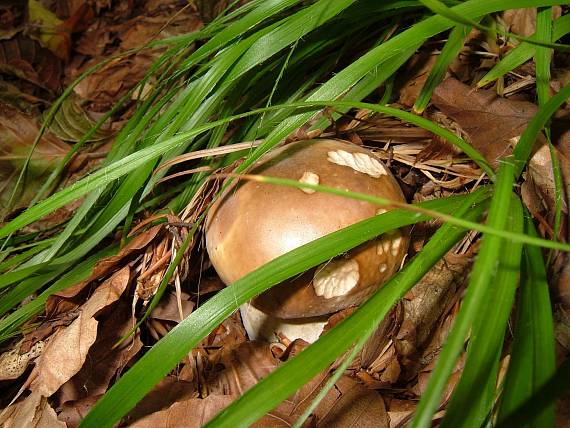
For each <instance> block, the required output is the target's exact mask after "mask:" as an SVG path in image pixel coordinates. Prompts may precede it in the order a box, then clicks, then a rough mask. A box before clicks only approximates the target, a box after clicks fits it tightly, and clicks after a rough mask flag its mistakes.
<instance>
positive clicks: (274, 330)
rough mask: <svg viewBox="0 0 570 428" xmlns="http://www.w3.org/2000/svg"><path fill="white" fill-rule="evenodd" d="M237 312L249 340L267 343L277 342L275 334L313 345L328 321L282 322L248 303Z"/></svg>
mask: <svg viewBox="0 0 570 428" xmlns="http://www.w3.org/2000/svg"><path fill="white" fill-rule="evenodd" d="M239 310H240V313H241V318H242V321H243V325H244V327H245V331H247V335H248V336H249V339H250V340H265V341H267V342H278V341H279V338H278V336H277V334H281V335H283V336H285V337H287V339H289V340H291V341H293V340H295V339H303V340H305V341H307V342H309V343H313V342H315V341H316V340H317V339H318V338H319V336H320V335H321V333H322V332H323V328H324V326H325V324H326V323H327V320H328V317H327V316H321V317H309V318H297V319H287V320H284V319H281V318H276V317H273V316H271V315H267V314H266V313H264V312H261V311H260V310H259V309H257V308H256V307H255V306H253V305H252V304H251V303H249V302H248V303H245V304H243V305H241V306H240V308H239Z"/></svg>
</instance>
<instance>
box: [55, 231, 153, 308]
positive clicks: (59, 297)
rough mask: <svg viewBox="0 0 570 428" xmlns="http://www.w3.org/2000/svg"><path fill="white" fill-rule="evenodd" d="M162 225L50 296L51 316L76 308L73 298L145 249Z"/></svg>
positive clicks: (146, 232)
mask: <svg viewBox="0 0 570 428" xmlns="http://www.w3.org/2000/svg"><path fill="white" fill-rule="evenodd" d="M161 229H162V227H161V226H154V227H152V228H150V229H148V230H146V231H144V232H142V233H140V234H139V235H137V236H136V237H135V238H133V239H132V240H131V241H129V243H127V245H125V246H124V247H123V248H122V249H121V250H120V251H119V252H118V253H117V254H116V255H114V256H110V257H107V258H105V259H103V260H101V261H99V262H98V263H97V264H96V265H95V267H94V268H93V271H92V273H91V275H89V278H87V279H85V280H84V281H81V282H80V283H78V284H76V285H74V286H73V287H70V288H66V289H65V290H62V291H59V292H57V293H55V294H53V295H52V296H50V297H49V298H48V301H47V303H46V313H47V314H48V316H50V317H54V316H55V315H58V314H61V313H64V312H67V311H68V310H70V309H73V308H75V307H76V306H77V305H76V304H75V303H74V302H73V298H74V297H76V296H77V295H79V294H80V293H81V292H82V291H83V290H84V289H85V288H86V287H87V286H88V285H89V284H90V283H91V282H93V281H95V280H97V279H102V278H103V277H105V276H106V275H108V274H109V273H110V272H112V271H113V270H114V269H117V268H118V267H119V266H120V262H121V261H122V260H124V259H125V258H126V257H128V256H130V255H132V254H133V253H136V252H137V251H140V250H143V249H145V248H146V246H147V245H149V244H150V242H151V241H152V240H153V239H154V238H155V237H156V236H157V235H158V233H159V232H160V231H161Z"/></svg>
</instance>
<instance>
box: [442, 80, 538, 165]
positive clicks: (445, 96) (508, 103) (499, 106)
mask: <svg viewBox="0 0 570 428" xmlns="http://www.w3.org/2000/svg"><path fill="white" fill-rule="evenodd" d="M432 102H433V104H434V105H435V106H436V107H437V108H438V109H439V110H441V111H442V112H443V113H444V114H445V115H447V116H449V117H451V118H452V119H453V120H454V121H455V122H457V123H458V124H459V126H460V127H461V129H462V130H463V131H464V133H465V134H466V135H467V136H468V139H469V142H470V143H471V145H472V146H473V147H475V149H477V150H478V151H479V152H481V154H482V155H483V156H485V158H486V159H487V160H488V161H489V162H490V163H491V164H492V165H495V166H496V165H498V163H497V161H498V159H499V158H501V157H503V156H506V155H508V154H510V153H511V150H512V143H513V142H512V141H511V139H512V138H516V137H519V136H520V135H521V134H522V132H523V131H524V129H525V127H526V125H527V123H528V122H529V120H530V119H531V117H532V116H534V114H535V113H536V111H537V107H536V106H535V105H534V104H532V103H529V102H526V101H516V100H510V99H505V98H499V97H498V96H497V95H496V94H495V93H494V92H493V91H487V90H482V89H480V90H474V89H472V88H471V87H469V86H467V85H465V84H463V83H461V82H459V81H458V80H455V79H453V78H449V79H446V80H445V81H444V82H443V83H442V84H440V85H439V86H438V87H437V88H436V89H435V91H434V94H433V98H432Z"/></svg>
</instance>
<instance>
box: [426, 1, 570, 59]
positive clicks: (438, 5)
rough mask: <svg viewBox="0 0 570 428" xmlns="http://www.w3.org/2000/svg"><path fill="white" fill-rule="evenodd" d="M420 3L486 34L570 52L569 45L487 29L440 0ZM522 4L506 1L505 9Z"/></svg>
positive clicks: (496, 29) (498, 29)
mask: <svg viewBox="0 0 570 428" xmlns="http://www.w3.org/2000/svg"><path fill="white" fill-rule="evenodd" d="M420 2H421V3H422V4H423V5H424V6H426V7H427V8H428V9H430V10H431V11H433V12H434V13H437V14H439V15H441V16H444V17H446V18H447V19H449V20H451V21H453V22H455V23H458V24H464V25H471V26H473V27H475V28H477V29H479V30H481V31H483V32H484V33H494V32H496V33H499V34H501V35H502V36H507V37H511V38H513V39H517V40H520V41H524V42H527V43H530V44H534V45H536V46H542V47H547V48H555V49H557V50H560V51H562V52H568V51H570V46H568V45H563V44H558V43H551V42H545V41H540V40H537V39H533V38H532V37H524V36H521V35H519V34H514V33H509V32H508V31H503V30H501V29H500V28H490V27H485V26H484V25H481V24H479V23H478V22H476V21H474V20H472V19H470V18H467V17H465V16H462V15H461V14H459V13H457V12H456V11H454V10H453V9H450V8H449V7H447V6H446V5H445V4H444V3H442V2H441V1H439V0H420ZM520 3H521V2H519V1H516V2H514V1H510V2H509V1H505V5H504V9H509V8H516V7H520ZM538 3H539V2H537V4H536V6H541V5H540V4H538ZM509 4H510V5H511V7H509V6H508V5H509Z"/></svg>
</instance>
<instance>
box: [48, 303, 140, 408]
mask: <svg viewBox="0 0 570 428" xmlns="http://www.w3.org/2000/svg"><path fill="white" fill-rule="evenodd" d="M134 323H135V320H133V318H132V316H131V311H130V306H129V304H128V303H126V302H120V303H119V305H118V306H116V307H115V309H114V310H113V311H112V312H111V313H110V314H109V316H108V317H107V318H106V319H105V320H104V321H100V322H99V326H98V333H97V340H96V341H95V343H93V345H92V346H91V348H90V349H89V353H88V354H87V360H88V361H89V364H84V365H83V367H82V368H81V370H80V371H79V373H77V374H76V375H75V376H73V377H72V378H71V379H70V380H69V381H67V382H66V383H65V384H63V385H62V387H61V388H60V390H59V393H58V398H59V403H60V404H63V403H67V402H68V401H77V400H79V399H83V398H87V397H89V396H94V395H95V396H98V395H102V394H104V393H105V392H106V391H107V388H108V386H109V383H110V382H111V380H112V379H113V378H114V377H115V376H116V375H117V374H119V373H121V371H122V370H123V368H124V367H125V366H126V365H127V363H128V362H129V361H130V360H131V359H132V358H133V357H134V356H135V355H136V354H137V353H138V352H139V351H140V350H141V348H142V346H143V344H142V342H141V340H140V338H139V335H138V334H136V335H133V337H132V340H126V341H124V342H122V343H121V345H120V346H118V347H117V348H113V345H115V343H117V341H118V340H119V339H120V338H121V337H123V336H124V335H125V334H127V333H128V332H129V331H130V329H131V328H132V326H133V324H134Z"/></svg>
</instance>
